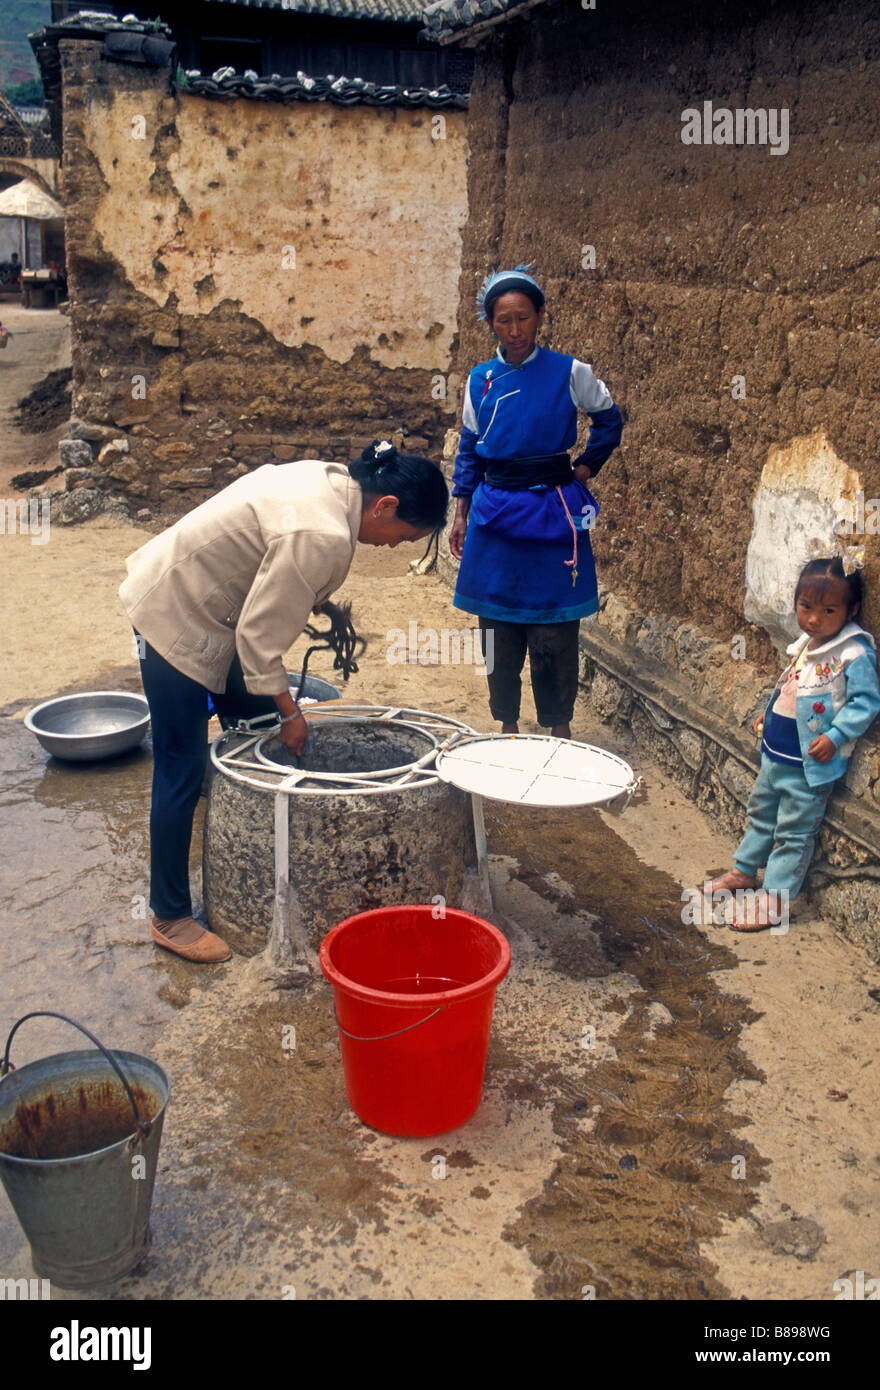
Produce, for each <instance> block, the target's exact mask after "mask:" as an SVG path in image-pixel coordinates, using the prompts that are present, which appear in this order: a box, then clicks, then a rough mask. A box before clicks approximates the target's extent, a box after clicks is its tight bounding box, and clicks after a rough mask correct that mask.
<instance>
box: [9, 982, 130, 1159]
mask: <svg viewBox="0 0 880 1390" xmlns="http://www.w3.org/2000/svg"><path fill="white" fill-rule="evenodd" d="M29 1018H60V1019H61V1021H62V1023H69V1024H70V1025H71V1026H72V1027H73V1028H78V1029H79V1031H80V1032H81V1033H85V1035H86V1037H87V1038H89V1039H90V1040H91V1041H92V1042H93V1043H94V1044H95V1047H99V1048H100V1049H101V1051H102V1052H103V1054H104V1056H105V1057H106V1058H107V1061H108V1062H109V1063H110V1065H111V1067H112V1068H113V1070H114V1071H115V1072H116V1075H117V1076H118V1077H119V1080H120V1081H121V1082H122V1084H123V1086H124V1087H125V1093H126V1095H127V1096H128V1099H129V1101H130V1102H131V1108H132V1110H133V1111H134V1123H135V1129H136V1130H137V1131H138V1132H139V1134H141V1135H143V1137H144V1138H146V1137H147V1135H148V1134H149V1132H150V1130H151V1129H152V1128H153V1122H152V1120H142V1119H141V1117H140V1115H139V1114H138V1108H137V1105H136V1104H135V1099H134V1095H133V1094H132V1089H131V1087H130V1086H129V1084H128V1082H127V1081H126V1079H125V1076H124V1075H123V1072H122V1068H121V1067H120V1066H119V1063H118V1062H117V1061H116V1058H115V1057H114V1056H113V1054H112V1052H108V1051H107V1049H106V1047H105V1046H104V1044H103V1043H102V1042H99V1041H98V1039H97V1038H96V1037H95V1035H94V1033H90V1032H89V1030H88V1028H84V1027H83V1026H82V1024H81V1023H77V1022H76V1020H75V1019H73V1018H68V1017H67V1015H66V1014H56V1013H51V1012H49V1011H47V1010H45V1009H38V1010H37V1011H36V1012H35V1013H32V1014H25V1015H24V1016H23V1017H22V1018H20V1019H19V1020H18V1022H17V1023H15V1024H13V1026H12V1031H11V1032H10V1034H9V1037H8V1038H7V1039H6V1051H5V1053H4V1055H3V1061H2V1063H0V1081H2V1079H3V1077H4V1076H6V1074H7V1072H10V1071H15V1067H14V1066H13V1064H12V1062H10V1060H9V1049H10V1047H11V1046H12V1039H13V1038H14V1037H15V1035H16V1033H17V1032H18V1030H19V1028H20V1027H21V1025H22V1024H23V1023H27V1021H28V1019H29Z"/></svg>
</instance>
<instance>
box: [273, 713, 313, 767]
mask: <svg viewBox="0 0 880 1390" xmlns="http://www.w3.org/2000/svg"><path fill="white" fill-rule="evenodd" d="M308 736H309V726H308V724H307V723H306V721H305V719H304V718H303V716H302V714H298V715H297V717H296V719H291V721H290V723H289V724H282V725H281V734H280V738H281V742H282V743H283V744H284V747H285V748H286V749H287V750H288V752H290V753H293V754H294V756H295V757H297V758H298V757H300V755H301V754H302V751H303V749H304V748H305V746H306V739H307V738H308Z"/></svg>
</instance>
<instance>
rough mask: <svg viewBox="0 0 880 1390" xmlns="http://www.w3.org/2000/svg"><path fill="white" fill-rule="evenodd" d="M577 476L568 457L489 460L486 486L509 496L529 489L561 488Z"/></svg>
mask: <svg viewBox="0 0 880 1390" xmlns="http://www.w3.org/2000/svg"><path fill="white" fill-rule="evenodd" d="M573 477H574V473H573V471H572V467H571V459H570V458H569V457H568V454H539V455H537V456H536V457H535V458H528V459H486V482H487V483H488V484H489V486H490V487H500V488H504V490H505V491H506V492H524V491H525V490H526V489H527V488H530V487H541V486H544V487H560V486H561V485H562V484H563V483H570V482H571V480H572V478H573Z"/></svg>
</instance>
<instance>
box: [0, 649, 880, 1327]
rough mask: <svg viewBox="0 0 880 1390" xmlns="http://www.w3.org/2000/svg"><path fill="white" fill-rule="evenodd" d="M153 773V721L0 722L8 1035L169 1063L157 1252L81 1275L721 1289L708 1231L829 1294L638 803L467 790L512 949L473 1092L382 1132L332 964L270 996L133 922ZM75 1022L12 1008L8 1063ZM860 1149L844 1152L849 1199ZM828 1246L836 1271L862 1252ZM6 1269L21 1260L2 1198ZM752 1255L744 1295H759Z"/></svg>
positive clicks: (2, 963)
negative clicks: (64, 747) (354, 1103)
mask: <svg viewBox="0 0 880 1390" xmlns="http://www.w3.org/2000/svg"><path fill="white" fill-rule="evenodd" d="M120 674H121V679H120V675H117V679H116V682H115V684H116V685H117V686H118V687H120V688H125V687H126V686H127V687H128V688H136V682H137V677H136V674H135V672H134V670H133V669H132V670H130V671H128V672H127V673H124V674H122V673H120ZM618 751H619V750H618ZM150 769H151V760H150V754H149V744H148V743H146V744H145V745H144V746H143V748H142V749H141V750H140V751H138V752H136V753H134V754H131V755H128V756H127V757H125V758H122V759H119V760H116V761H114V762H110V763H106V764H92V765H86V766H73V765H69V766H66V765H64V764H62V763H59V762H57V761H56V760H54V759H48V758H47V756H46V755H45V754H44V753H43V751H42V750H41V749H40V748H39V747H38V746H37V745H36V743H35V742H34V740H33V739H32V737H31V735H30V734H29V733H28V732H27V730H25V728H24V727H23V725H22V724H21V722H20V719H16V718H9V717H5V718H3V719H2V720H0V772H2V775H0V786H2V793H0V824H2V826H3V840H4V853H3V856H2V868H0V876H2V877H0V913H2V920H3V922H4V926H5V930H4V932H3V933H2V936H0V977H2V979H3V1007H2V1017H3V1023H4V1029H3V1031H4V1035H5V1032H6V1027H7V1024H8V1025H11V1023H12V1022H13V1021H14V1019H15V1018H16V1017H18V1016H20V1015H21V1014H23V1013H26V1012H28V1011H29V1010H30V1009H39V1008H50V1009H57V1010H60V1011H61V1012H64V1013H69V1014H71V1015H72V1016H73V1017H75V1018H78V1019H79V1020H80V1021H82V1022H84V1023H86V1025H87V1026H90V1027H92V1028H93V1029H95V1030H96V1031H97V1032H98V1033H99V1035H100V1036H101V1037H102V1039H103V1040H104V1041H105V1042H107V1043H109V1044H110V1045H111V1046H114V1047H119V1048H125V1049H129V1050H132V1051H140V1052H143V1053H146V1054H147V1055H149V1056H150V1057H152V1058H153V1059H155V1060H156V1061H158V1062H159V1063H160V1064H161V1065H162V1066H164V1067H165V1069H166V1071H167V1072H168V1074H169V1076H170V1078H171V1085H172V1100H171V1105H170V1107H169V1112H168V1116H167V1120H166V1127H165V1132H164V1136H163V1141H162V1150H161V1155H160V1169H159V1175H158V1180H157V1186H156V1192H155V1197H154V1204H153V1232H154V1245H153V1248H152V1251H151V1254H150V1256H149V1258H148V1260H147V1262H146V1263H145V1265H143V1266H142V1267H141V1269H140V1270H139V1271H138V1272H137V1274H135V1275H132V1276H129V1277H128V1278H126V1279H124V1280H122V1281H120V1282H119V1283H117V1284H114V1285H112V1286H107V1287H106V1288H103V1289H98V1290H95V1291H94V1292H93V1293H92V1294H91V1295H86V1296H87V1297H88V1296H91V1297H94V1298H97V1299H101V1298H118V1297H123V1298H134V1299H142V1298H171V1299H180V1298H184V1299H192V1298H196V1299H198V1298H221V1299H222V1298H236V1297H244V1298H248V1297H251V1298H291V1297H293V1296H294V1295H295V1296H296V1297H297V1298H319V1299H334V1298H385V1299H387V1298H407V1297H412V1298H415V1299H437V1298H483V1299H497V1298H525V1299H532V1298H550V1299H560V1298H562V1299H572V1298H577V1299H581V1298H584V1297H596V1298H603V1299H604V1298H611V1299H657V1298H661V1299H713V1300H715V1299H729V1298H732V1297H739V1296H742V1292H743V1288H742V1285H741V1284H739V1283H738V1280H739V1279H740V1278H741V1277H742V1276H743V1264H742V1260H741V1259H738V1260H735V1261H733V1262H728V1261H726V1260H725V1257H724V1253H723V1252H724V1250H725V1249H726V1248H727V1244H729V1241H728V1242H727V1243H726V1242H725V1240H724V1239H722V1237H725V1235H727V1236H729V1235H730V1233H731V1232H732V1233H734V1235H735V1237H736V1239H738V1240H739V1241H740V1243H742V1241H743V1239H745V1247H744V1249H745V1251H746V1253H747V1255H748V1258H749V1259H751V1260H752V1262H754V1259H755V1251H756V1250H758V1251H759V1252H760V1251H761V1250H762V1249H763V1251H764V1256H763V1258H764V1259H765V1260H766V1261H767V1262H768V1263H770V1264H771V1265H772V1264H774V1263H775V1264H776V1266H777V1270H776V1278H777V1279H778V1278H779V1277H780V1273H781V1269H782V1268H784V1269H785V1271H786V1273H785V1275H784V1276H782V1277H783V1287H784V1290H785V1291H786V1292H789V1293H794V1294H795V1296H799V1297H814V1298H822V1297H832V1296H833V1295H832V1294H831V1291H830V1282H829V1281H828V1279H827V1276H825V1278H822V1277H821V1276H820V1275H819V1271H818V1270H817V1269H811V1268H810V1266H809V1263H808V1262H809V1261H813V1260H814V1259H815V1256H816V1255H817V1252H819V1251H820V1249H821V1248H822V1246H823V1245H825V1244H826V1241H827V1236H826V1233H825V1229H824V1227H823V1226H822V1225H821V1224H820V1222H818V1221H817V1220H816V1219H815V1215H813V1214H806V1215H805V1214H804V1209H798V1210H796V1209H795V1208H794V1207H793V1206H792V1205H791V1203H783V1202H781V1201H780V1198H779V1195H775V1196H774V1197H772V1200H771V1201H770V1205H769V1207H768V1204H767V1200H766V1198H767V1194H766V1193H762V1188H763V1187H764V1186H765V1184H766V1183H767V1181H768V1178H770V1177H771V1176H772V1165H771V1163H770V1159H769V1158H768V1155H767V1153H766V1152H763V1146H762V1142H761V1139H762V1132H761V1127H760V1125H759V1126H758V1128H757V1131H756V1127H755V1125H754V1124H753V1123H752V1122H751V1120H750V1116H749V1114H748V1113H747V1112H748V1111H749V1110H750V1109H753V1108H754V1107H753V1106H752V1105H751V1104H749V1105H745V1106H743V1105H741V1104H739V1103H738V1100H739V1101H740V1102H742V1101H743V1100H745V1099H746V1098H747V1097H751V1096H753V1095H754V1093H755V1089H756V1087H757V1088H759V1089H761V1088H763V1087H764V1086H765V1084H766V1074H765V1072H764V1070H763V1069H762V1068H760V1067H758V1066H756V1065H755V1063H754V1062H753V1061H752V1060H750V1058H749V1053H748V1049H747V1048H746V1047H744V1045H743V1044H744V1038H746V1037H747V1035H748V1033H749V1029H750V1026H751V1025H753V1024H754V1023H755V1022H756V1021H757V1020H758V1018H759V1013H758V1011H756V1010H755V1008H754V1007H753V1005H752V1004H751V1003H749V1002H747V1001H746V999H745V998H743V997H740V994H739V992H738V990H737V973H736V972H737V969H738V958H737V955H736V954H735V953H734V952H733V951H732V950H731V949H729V946H728V944H727V943H728V941H730V940H731V937H730V934H729V933H718V932H714V933H707V932H706V931H703V930H700V929H699V928H697V927H693V926H685V925H683V924H682V921H681V888H680V884H679V882H678V881H677V880H676V879H675V878H673V877H672V876H670V875H669V874H667V873H663V872H660V871H659V870H658V869H656V868H651V867H650V866H649V865H648V864H647V863H646V862H645V856H644V854H642V855H640V854H637V853H636V851H635V849H634V848H633V847H632V846H631V845H630V844H628V843H627V841H626V839H624V838H623V835H622V833H621V831H623V830H624V829H626V833H627V834H628V835H629V838H630V839H633V838H635V839H636V840H637V839H638V833H639V826H640V824H641V822H644V821H645V818H646V817H647V815H648V813H649V809H650V807H643V808H641V809H637V808H632V809H631V810H629V811H628V812H627V813H626V814H625V816H624V817H623V818H620V819H616V818H614V817H611V816H609V815H606V814H600V813H598V812H596V811H584V810H578V811H574V812H571V811H569V812H559V813H553V814H552V815H549V814H548V813H547V812H537V811H526V810H522V809H520V808H511V807H505V806H500V805H495V806H490V807H488V808H487V809H488V816H487V829H488V835H489V848H490V852H491V853H492V874H493V882H494V892H495V902H496V908H497V913H496V915H495V918H494V920H495V921H496V922H497V924H498V925H499V926H501V927H502V929H503V930H505V931H506V933H507V934H508V936H509V938H510V940H511V945H512V947H513V966H512V969H511V973H510V976H509V977H508V979H507V980H506V981H505V982H504V984H503V985H502V986H501V988H500V990H499V994H498V999H497V1006H496V1013H495V1023H494V1027H493V1034H492V1041H491V1045H490V1052H489V1062H488V1069H487V1079H486V1085H485V1091H484V1098H483V1102H482V1104H481V1106H480V1109H479V1110H478V1112H477V1114H476V1115H475V1117H474V1118H473V1119H472V1120H471V1121H469V1122H468V1123H467V1124H466V1125H464V1126H463V1127H462V1128H461V1129H459V1130H457V1131H455V1132H453V1133H451V1134H447V1135H441V1136H439V1137H436V1138H434V1139H428V1140H425V1139H415V1140H401V1139H394V1138H390V1137H388V1136H384V1135H379V1134H376V1133H373V1132H372V1131H370V1130H368V1129H366V1128H365V1127H364V1126H363V1125H361V1124H360V1122H359V1121H358V1120H357V1119H356V1117H355V1116H354V1115H353V1114H352V1112H351V1111H350V1110H349V1108H348V1104H347V1101H346V1096H345V1089H344V1084H343V1077H342V1070H341V1065H340V1059H339V1050H338V1044H337V1040H336V1030H335V1024H334V1020H333V1014H332V1008H331V996H330V990H329V986H327V985H326V984H324V983H323V982H321V983H316V984H315V985H314V986H313V987H312V988H311V989H310V990H309V991H308V992H307V993H306V994H305V995H302V994H294V993H291V992H284V991H279V990H277V989H276V988H274V985H273V981H272V979H271V976H270V974H269V972H268V971H267V970H266V968H265V966H264V964H263V962H262V958H260V957H257V958H255V959H254V960H252V961H249V962H245V961H243V960H241V959H238V958H235V959H234V960H233V961H232V962H231V963H230V965H229V966H225V967H215V968H210V969H206V968H204V967H197V966H192V965H188V964H186V963H185V962H181V961H179V960H177V959H176V958H173V957H171V956H169V955H167V954H165V953H161V952H159V951H157V950H155V949H154V948H153V947H152V945H151V944H150V943H149V940H148V937H147V932H146V906H145V895H146V892H147V883H146V869H147V839H146V824H147V814H148V793H149V779H150ZM654 785H655V786H656V783H655V784H654ZM650 800H651V798H650V797H649V802H650ZM674 803H675V798H674V796H673V795H672V794H671V793H670V791H669V789H665V790H664V791H663V792H662V794H658V793H656V792H655V794H654V799H653V812H654V816H655V820H654V828H653V831H652V840H653V842H654V846H655V849H656V841H657V838H658V830H657V825H658V823H659V824H661V825H662V824H663V815H664V810H666V808H667V807H672V808H673V809H672V810H671V811H669V810H666V814H669V815H676V814H679V815H680V814H683V813H684V811H685V810H686V808H682V807H681V806H680V805H678V809H677V810H676V809H675V804H674ZM676 804H677V803H676ZM658 813H659V821H658V819H657V817H658ZM667 831H669V833H670V838H671V839H675V838H676V834H675V827H674V826H673V827H668V826H667V827H666V829H664V830H663V831H662V833H663V834H666V833H667ZM197 844H198V836H196V847H195V849H194V855H193V870H194V873H195V874H196V875H197V871H198V861H197ZM648 857H650V856H648ZM759 940H760V938H759ZM768 943H770V945H769V947H768ZM739 944H741V943H739ZM755 944H756V942H755V941H754V940H752V941H749V942H747V943H746V945H747V947H748V948H749V949H750V953H751V957H752V959H753V960H754V961H755V964H756V966H760V964H761V961H760V957H761V955H762V952H761V951H760V950H755V949H754V948H755ZM763 944H764V952H763V954H765V955H767V954H769V953H770V951H772V950H775V949H776V947H777V944H784V938H774V939H771V938H768V937H764V938H763ZM868 1022H870V1020H868ZM291 1029H293V1030H294V1032H293V1033H292V1032H291ZM876 1031H877V1030H876V1028H875V1029H874V1032H876ZM292 1037H293V1038H294V1040H295V1047H291V1045H290V1043H291V1038H292ZM78 1046H79V1040H78V1038H77V1036H76V1034H75V1033H73V1032H72V1031H71V1030H67V1029H65V1027H64V1025H62V1024H60V1023H56V1022H54V1021H49V1020H35V1021H33V1022H31V1023H28V1024H25V1025H24V1027H23V1028H22V1029H21V1030H20V1031H19V1033H18V1034H17V1036H16V1039H15V1042H14V1046H13V1060H14V1061H15V1062H17V1063H18V1064H19V1065H21V1064H22V1063H24V1062H26V1061H28V1060H31V1059H34V1058H37V1057H39V1056H42V1055H45V1054H46V1053H47V1052H51V1051H63V1050H68V1049H73V1048H75V1047H78ZM827 1108H828V1107H827V1106H826V1109H827ZM832 1110H833V1107H832ZM841 1118H842V1117H841ZM852 1118H853V1119H854V1120H856V1121H857V1116H853V1117H852ZM812 1119H813V1120H816V1121H819V1124H820V1127H821V1120H820V1117H819V1116H818V1115H815V1114H814V1115H813V1116H812ZM767 1137H770V1135H769V1131H768V1133H767ZM775 1142H776V1140H775V1138H774V1143H775ZM866 1142H867V1143H868V1144H870V1140H868V1139H867V1136H866ZM770 1147H771V1149H772V1148H773V1144H772V1143H771V1145H770ZM871 1164H872V1155H871V1154H870V1152H863V1153H856V1152H850V1153H849V1162H848V1164H844V1166H845V1167H848V1168H849V1169H850V1174H849V1176H850V1177H852V1178H854V1179H855V1178H857V1177H863V1178H864V1180H865V1187H864V1191H865V1194H866V1195H865V1199H864V1200H867V1201H870V1200H871V1199H870V1198H868V1196H867V1194H868V1193H872V1192H875V1191H876V1168H877V1164H876V1161H875V1162H874V1168H873V1171H872V1168H871ZM855 1170H860V1172H856V1171H855ZM762 1198H763V1203H762ZM850 1201H851V1205H852V1204H853V1203H855V1206H856V1208H857V1211H858V1213H859V1215H860V1217H861V1218H862V1219H864V1217H865V1215H866V1213H865V1210H864V1201H863V1199H862V1198H859V1200H858V1201H856V1200H855V1198H854V1197H852V1196H851V1198H850ZM761 1205H763V1207H764V1210H763V1211H762V1212H761V1213H760V1217H757V1218H756V1216H755V1210H756V1207H759V1206H761ZM786 1209H787V1210H786ZM806 1210H807V1211H808V1212H809V1213H812V1211H813V1208H810V1207H808V1208H807V1209H806ZM769 1217H774V1218H775V1220H770V1219H768V1218H769ZM744 1230H745V1233H746V1234H745V1237H744V1236H743V1234H742V1233H743V1231H744ZM768 1232H769V1234H768ZM736 1239H735V1240H734V1242H733V1244H734V1246H735V1245H736ZM774 1241H775V1242H776V1247H777V1248H775V1249H774V1245H773V1242H774ZM719 1251H720V1252H721V1257H720V1259H719ZM841 1258H842V1257H839V1256H838V1255H837V1254H835V1256H834V1259H835V1260H837V1267H836V1274H839V1273H842V1272H843V1270H844V1269H845V1268H848V1267H851V1268H864V1267H865V1260H866V1258H867V1257H866V1256H865V1255H862V1257H861V1262H860V1260H859V1256H858V1253H856V1252H854V1258H853V1259H849V1260H845V1261H844V1262H843V1263H842V1264H841V1262H840V1261H841ZM759 1263H760V1256H759ZM726 1264H729V1268H726V1269H725V1265H726ZM832 1267H833V1266H832ZM0 1270H2V1271H3V1272H4V1273H5V1274H8V1275H10V1276H16V1277H22V1276H25V1275H28V1274H29V1273H30V1266H29V1262H28V1254H27V1247H26V1245H25V1243H24V1241H23V1238H22V1235H21V1232H20V1230H19V1228H18V1226H17V1223H16V1222H15V1219H14V1217H13V1216H12V1213H11V1211H10V1209H9V1207H8V1205H7V1204H6V1202H5V1201H0ZM753 1278H754V1279H755V1280H756V1281H757V1287H754V1286H753V1287H752V1288H751V1290H750V1291H749V1292H747V1295H746V1296H751V1297H755V1296H759V1295H760V1293H761V1292H764V1288H763V1287H761V1281H763V1282H764V1286H765V1287H766V1288H767V1290H768V1291H769V1292H773V1291H774V1289H773V1284H772V1280H771V1281H770V1283H769V1284H768V1282H767V1281H768V1275H767V1274H766V1273H765V1272H757V1273H756V1274H755V1275H754V1276H753ZM786 1281H787V1287H786ZM798 1286H800V1287H798ZM54 1296H56V1297H59V1298H65V1297H80V1296H82V1295H81V1294H79V1293H77V1294H76V1295H73V1294H71V1295H66V1294H65V1293H64V1292H63V1291H61V1290H57V1289H56V1290H55V1291H54Z"/></svg>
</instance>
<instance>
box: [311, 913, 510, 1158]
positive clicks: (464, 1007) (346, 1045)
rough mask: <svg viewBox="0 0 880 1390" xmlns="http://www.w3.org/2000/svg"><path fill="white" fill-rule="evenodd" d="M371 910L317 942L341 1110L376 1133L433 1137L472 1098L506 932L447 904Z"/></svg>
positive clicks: (506, 954) (504, 963) (462, 1116)
mask: <svg viewBox="0 0 880 1390" xmlns="http://www.w3.org/2000/svg"><path fill="white" fill-rule="evenodd" d="M439 911H440V909H438V908H436V907H434V908H432V907H381V908H376V909H375V910H374V911H372V912H361V913H359V914H358V915H357V916H356V917H349V918H347V919H346V920H345V921H344V922H340V923H339V925H338V926H335V927H334V928H333V930H332V931H330V932H328V934H327V936H325V937H324V940H323V942H322V943H321V969H322V970H323V972H324V974H325V975H326V977H327V979H328V980H329V981H330V983H331V984H332V986H333V993H334V996H335V1003H336V1020H337V1023H338V1024H339V1043H340V1047H341V1050H342V1066H343V1071H344V1073H345V1088H346V1090H347V1092H348V1099H349V1103H350V1105H351V1108H352V1110H353V1111H354V1112H355V1114H356V1115H357V1116H358V1117H359V1118H360V1119H361V1120H363V1122H364V1124H366V1125H369V1126H370V1127H371V1128H372V1129H378V1130H381V1131H382V1132H383V1133H384V1134H399V1135H410V1136H417V1135H418V1136H426V1135H429V1134H443V1133H444V1132H445V1131H446V1130H448V1129H455V1128H456V1126H458V1125H462V1124H464V1122H465V1120H468V1119H470V1117H471V1115H472V1114H473V1113H474V1111H475V1110H476V1108H477V1106H478V1105H479V1103H480V1094H481V1091H482V1089H483V1072H484V1071H485V1068H486V1053H487V1052H488V1049H489V1031H490V1029H491V1027H492V1011H493V1008H494V1006H495V990H496V988H497V987H498V985H499V984H500V983H501V981H502V980H503V979H504V976H505V975H506V974H507V972H508V970H509V969H510V946H509V944H508V941H507V938H506V937H505V936H503V935H502V933H501V932H500V931H498V929H497V927H493V926H492V925H491V923H489V922H484V921H483V919H482V918H481V917H474V916H473V915H472V914H471V913H470V912H459V911H457V910H456V909H454V908H446V909H444V910H443V916H442V917H441V916H439V915H437V914H439Z"/></svg>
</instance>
